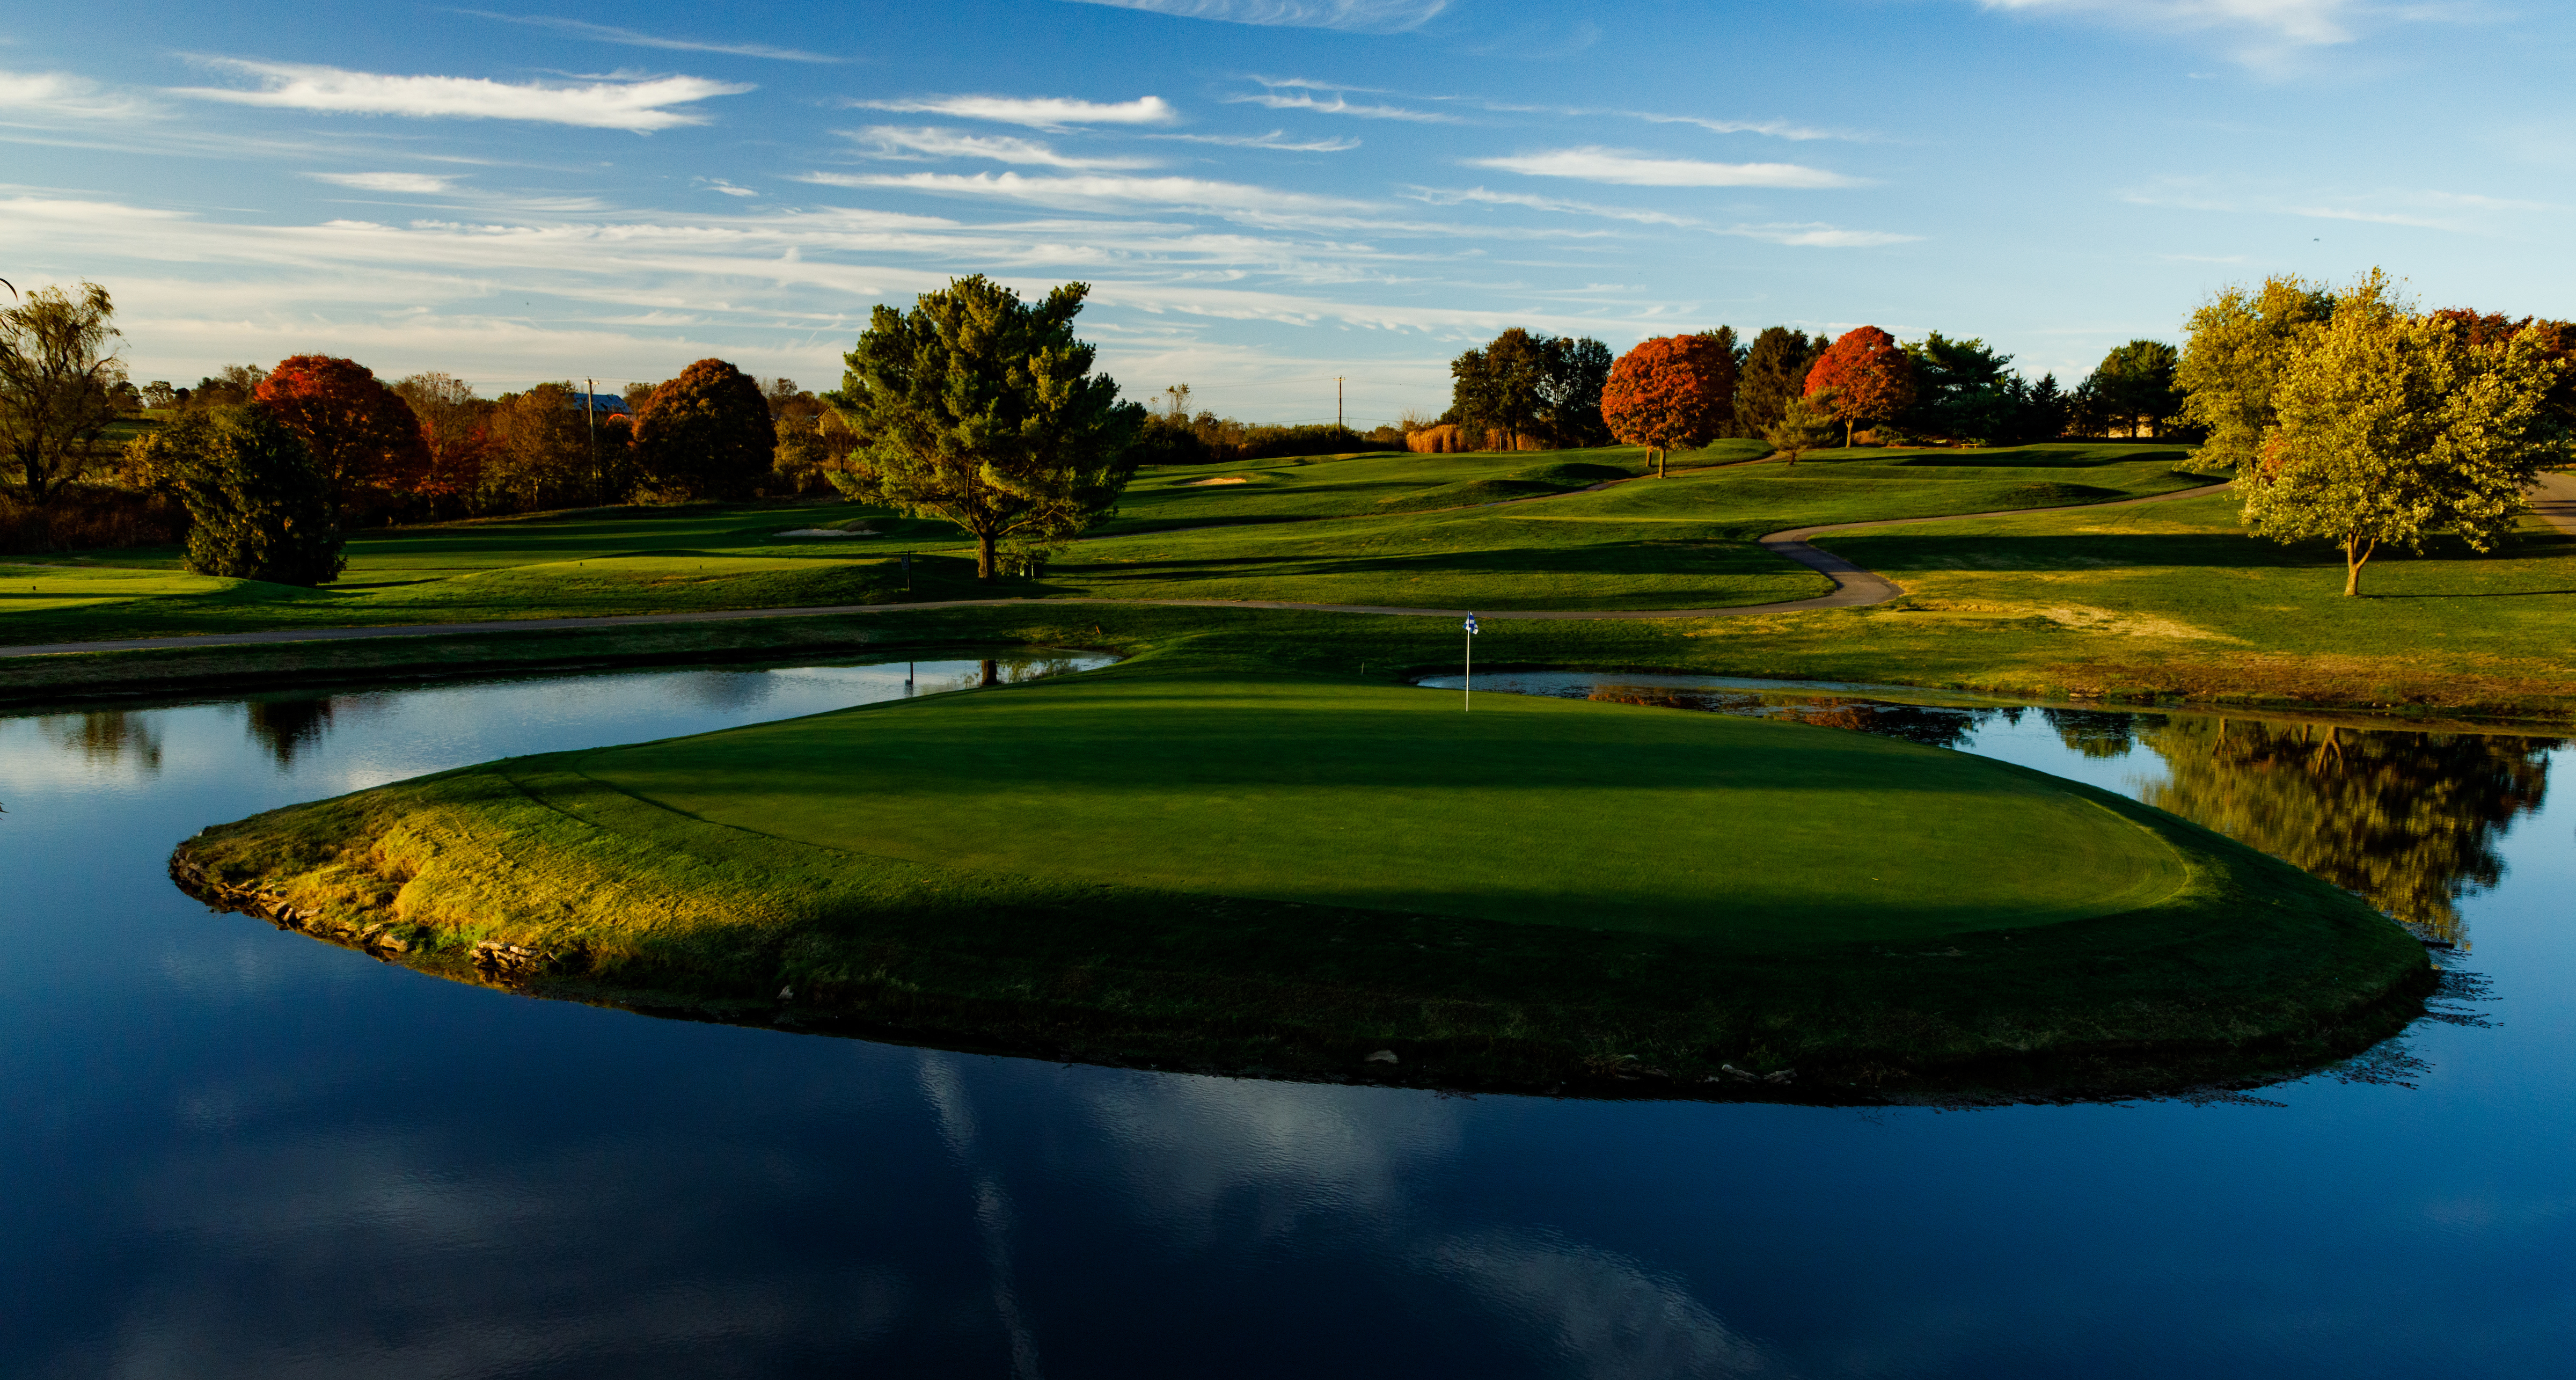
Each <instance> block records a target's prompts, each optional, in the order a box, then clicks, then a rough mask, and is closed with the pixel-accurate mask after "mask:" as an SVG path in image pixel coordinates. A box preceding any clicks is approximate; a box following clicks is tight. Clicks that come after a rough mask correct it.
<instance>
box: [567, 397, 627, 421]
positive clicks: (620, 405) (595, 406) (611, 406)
mask: <svg viewBox="0 0 2576 1380" xmlns="http://www.w3.org/2000/svg"><path fill="white" fill-rule="evenodd" d="M564 406H566V407H569V408H571V409H572V410H573V411H575V412H605V413H609V414H611V415H613V416H618V417H623V416H625V415H626V400H625V399H624V398H621V397H619V396H617V395H616V394H614V393H581V392H576V393H574V394H573V395H572V401H570V402H568V403H565V404H564Z"/></svg>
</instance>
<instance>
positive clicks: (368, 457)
mask: <svg viewBox="0 0 2576 1380" xmlns="http://www.w3.org/2000/svg"><path fill="white" fill-rule="evenodd" d="M252 396H253V397H255V398H256V399H258V400H259V401H260V402H261V403H263V404H266V405H267V407H268V409H269V410H270V411H271V412H274V413H276V414H277V419H278V420H279V421H281V422H284V423H285V424H286V429H287V430H289V431H292V432H294V433H295V435H296V437H297V438H298V439H300V440H302V441H303V442H304V446H305V449H307V450H310V451H312V452H313V463H314V464H315V465H316V466H317V467H318V468H320V470H321V471H322V475H323V477H324V478H325V479H327V480H329V481H330V483H331V493H332V496H333V498H334V500H335V501H336V502H337V503H338V504H339V505H340V509H341V511H342V512H343V513H351V512H358V511H362V510H365V509H370V508H389V507H392V506H394V505H395V504H398V503H400V502H402V501H404V500H406V499H408V498H410V497H411V495H412V494H413V493H414V491H415V490H416V489H417V488H418V487H419V485H420V482H421V481H422V480H423V479H424V478H426V477H427V476H428V474H429V470H430V458H429V444H428V442H427V440H426V439H425V438H423V436H422V435H421V429H420V418H419V416H418V415H416V414H415V413H413V411H412V410H411V404H410V403H407V402H405V401H403V399H402V395H401V394H399V393H396V392H395V391H394V390H393V389H391V388H389V387H387V386H386V385H385V384H384V383H383V382H382V381H380V380H378V379H377V378H376V375H375V371H373V370H371V369H369V368H367V366H365V365H363V364H360V363H358V362H357V361H356V360H350V359H339V358H335V357H333V356H331V355H297V356H295V357H294V358H292V359H287V360H282V361H280V362H279V364H278V366H277V367H276V368H275V369H272V370H270V371H269V373H268V377H267V378H265V379H262V380H260V384H259V387H258V388H257V389H256V390H254V391H253V393H252Z"/></svg>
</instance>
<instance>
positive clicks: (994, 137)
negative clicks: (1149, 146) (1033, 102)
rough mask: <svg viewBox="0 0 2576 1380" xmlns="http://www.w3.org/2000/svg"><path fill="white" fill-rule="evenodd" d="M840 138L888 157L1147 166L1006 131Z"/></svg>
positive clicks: (930, 129)
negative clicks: (1070, 150) (1082, 153)
mask: <svg viewBox="0 0 2576 1380" xmlns="http://www.w3.org/2000/svg"><path fill="white" fill-rule="evenodd" d="M839 133H840V135H841V137H842V138H845V139H853V140H856V141H858V142H859V143H862V144H867V145H870V146H872V147H874V148H875V149H876V150H877V152H878V155H879V156H880V157H888V158H982V159H987V160H989V161H991V162H995V163H1018V164H1022V165H1030V166H1037V167H1047V168H1150V167H1152V166H1154V160H1152V159H1150V158H1084V157H1080V156H1078V155H1075V154H1069V153H1059V152H1057V151H1056V149H1055V148H1054V146H1053V145H1049V144H1042V143H1039V142H1038V141H1037V140H1035V139H1021V138H1017V137H1014V136H1012V135H1008V134H966V133H963V132H961V131H958V130H953V129H941V128H938V127H937V126H935V125H934V126H923V127H919V128H906V127H904V126H901V125H870V126H868V127H867V128H865V129H845V130H841V131H839Z"/></svg>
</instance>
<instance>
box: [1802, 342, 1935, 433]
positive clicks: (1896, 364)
mask: <svg viewBox="0 0 2576 1380" xmlns="http://www.w3.org/2000/svg"><path fill="white" fill-rule="evenodd" d="M1828 388H1830V389H1832V390H1834V394H1833V409H1834V415H1835V416H1837V417H1840V418H1841V419H1842V423H1843V445H1844V446H1846V447H1848V446H1850V445H1851V443H1852V431H1853V430H1854V428H1856V427H1858V426H1859V425H1860V424H1861V423H1863V422H1873V423H1875V422H1885V421H1892V420H1894V419H1895V417H1896V414H1897V413H1899V412H1902V411H1904V410H1905V408H1906V405H1907V404H1909V403H1911V402H1913V401H1914V362H1913V361H1912V360H1910V359H1908V358H1906V356H1905V351H1904V349H1903V348H1902V347H1900V346H1898V345H1897V343H1896V337H1895V336H1892V335H1889V334H1888V333H1887V332H1885V331H1882V330H1880V329H1879V328H1878V327H1876V326H1862V327H1860V328H1859V329H1857V330H1851V331H1846V332H1844V333H1843V335H1842V338H1841V339H1839V340H1836V341H1835V342H1834V343H1833V344H1832V345H1831V346H1829V347H1827V349H1826V350H1825V352H1824V354H1823V355H1821V356H1819V357H1818V358H1817V360H1816V363H1815V367H1813V368H1811V369H1809V370H1808V371H1807V396H1808V397H1811V398H1812V397H1814V396H1816V395H1817V394H1819V393H1822V392H1824V391H1825V390H1826V389H1828Z"/></svg>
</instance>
